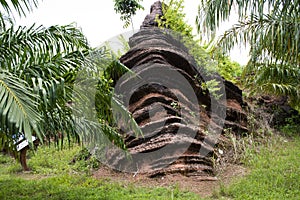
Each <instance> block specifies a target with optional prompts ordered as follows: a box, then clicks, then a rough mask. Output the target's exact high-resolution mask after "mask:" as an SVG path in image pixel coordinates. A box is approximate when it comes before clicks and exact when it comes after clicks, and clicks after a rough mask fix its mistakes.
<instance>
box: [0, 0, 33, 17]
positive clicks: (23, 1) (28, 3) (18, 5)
mask: <svg viewBox="0 0 300 200" xmlns="http://www.w3.org/2000/svg"><path fill="white" fill-rule="evenodd" d="M0 4H1V6H2V8H3V9H4V10H5V11H6V12H7V13H11V12H12V10H13V9H14V10H16V11H17V12H18V14H19V15H20V16H21V15H24V16H25V15H26V11H31V10H32V8H33V7H37V6H38V0H11V1H6V0H1V1H0Z"/></svg>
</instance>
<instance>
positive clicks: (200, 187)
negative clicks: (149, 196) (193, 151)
mask: <svg viewBox="0 0 300 200" xmlns="http://www.w3.org/2000/svg"><path fill="white" fill-rule="evenodd" d="M247 173H248V172H247V169H246V168H244V167H242V166H240V165H234V164H229V165H227V166H226V167H225V168H224V169H223V170H222V172H220V173H219V175H217V176H215V177H206V178H203V177H192V176H191V177H186V176H183V175H181V174H170V175H166V176H162V177H156V178H149V177H147V176H146V175H142V174H136V175H134V174H127V173H121V172H116V171H114V170H111V169H109V168H108V167H106V166H102V167H100V168H99V169H98V170H97V171H95V172H94V173H93V176H94V177H95V178H98V179H109V180H113V181H114V182H115V181H116V182H119V183H121V184H125V185H126V184H130V183H131V184H136V185H138V186H145V187H157V186H160V187H172V186H175V185H177V186H178V187H179V188H180V189H181V190H187V191H191V192H195V193H197V194H199V195H200V196H201V197H208V196H211V195H212V194H213V192H214V191H217V190H218V189H219V188H220V185H221V184H224V185H227V184H229V183H230V182H231V181H232V180H233V179H235V178H238V177H242V176H244V175H245V174H247Z"/></svg>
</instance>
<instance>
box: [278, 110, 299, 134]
mask: <svg viewBox="0 0 300 200" xmlns="http://www.w3.org/2000/svg"><path fill="white" fill-rule="evenodd" d="M285 122H286V124H285V125H284V126H282V127H278V129H279V130H280V131H281V132H282V133H283V134H284V135H286V136H295V135H297V134H298V135H300V133H299V130H300V125H299V122H300V118H299V116H296V115H294V116H292V117H290V118H286V119H285Z"/></svg>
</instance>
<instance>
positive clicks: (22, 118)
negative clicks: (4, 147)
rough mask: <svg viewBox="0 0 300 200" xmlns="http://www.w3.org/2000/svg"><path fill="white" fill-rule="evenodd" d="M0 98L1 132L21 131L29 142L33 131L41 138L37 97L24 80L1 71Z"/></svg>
mask: <svg viewBox="0 0 300 200" xmlns="http://www.w3.org/2000/svg"><path fill="white" fill-rule="evenodd" d="M0 99H1V101H0V114H1V115H0V117H1V132H8V133H9V134H10V135H14V134H18V133H19V132H23V133H24V134H25V137H26V138H27V139H28V141H29V142H30V143H32V137H31V136H32V134H33V133H35V134H36V135H37V136H38V137H39V138H42V133H41V132H40V123H41V122H42V118H41V115H40V113H39V112H38V111H37V106H38V104H37V102H38V101H37V99H38V97H37V96H36V95H34V94H33V92H32V89H31V88H30V87H29V86H28V84H27V83H26V82H25V81H23V80H21V79H19V78H18V77H16V76H14V75H13V74H11V73H9V72H7V71H1V74H0Z"/></svg>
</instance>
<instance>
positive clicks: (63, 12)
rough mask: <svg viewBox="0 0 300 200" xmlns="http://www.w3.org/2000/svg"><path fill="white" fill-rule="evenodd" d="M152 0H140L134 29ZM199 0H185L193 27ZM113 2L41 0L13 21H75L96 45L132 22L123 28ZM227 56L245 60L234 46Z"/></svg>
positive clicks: (44, 22)
mask: <svg viewBox="0 0 300 200" xmlns="http://www.w3.org/2000/svg"><path fill="white" fill-rule="evenodd" d="M155 1H157V0H143V2H142V5H143V6H144V8H145V10H144V11H139V12H138V13H137V15H136V16H134V17H133V25H134V29H139V27H140V25H141V24H142V22H143V20H144V18H145V16H146V15H147V14H149V12H150V6H151V5H152V4H153V2H155ZM199 3H200V0H185V13H186V19H187V22H188V23H189V24H190V25H192V26H193V27H195V19H196V15H197V10H198V5H199ZM113 6H114V2H113V0H85V1H80V0H43V1H40V3H39V6H38V8H35V9H34V10H33V12H31V13H29V14H28V15H27V16H26V17H22V18H18V17H17V15H16V23H17V25H26V26H31V25H32V24H33V23H36V24H37V25H44V26H46V27H48V26H51V25H67V24H70V23H76V26H77V27H79V28H81V29H82V31H83V33H84V35H85V36H86V37H87V38H88V40H89V43H90V45H91V46H93V47H97V46H99V45H101V44H102V43H103V42H105V41H107V40H109V39H111V38H113V37H115V36H117V35H119V34H122V33H124V32H128V31H131V30H132V28H131V26H130V27H128V28H127V29H123V22H122V21H120V16H119V15H117V14H115V11H114V7H113ZM195 30H196V29H195ZM230 57H231V59H232V60H235V61H237V62H239V63H240V64H242V65H244V64H246V63H247V60H248V57H247V53H246V52H245V50H244V49H243V50H239V49H235V50H234V51H233V52H232V53H231V54H230Z"/></svg>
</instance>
